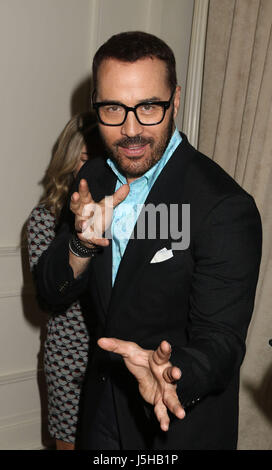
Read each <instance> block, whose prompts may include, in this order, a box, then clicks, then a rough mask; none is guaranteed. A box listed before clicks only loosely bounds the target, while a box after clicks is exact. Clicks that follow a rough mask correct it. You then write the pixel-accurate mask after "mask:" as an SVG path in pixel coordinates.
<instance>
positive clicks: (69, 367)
mask: <svg viewBox="0 0 272 470" xmlns="http://www.w3.org/2000/svg"><path fill="white" fill-rule="evenodd" d="M89 122H90V121H89V117H88V114H83V115H77V116H75V117H73V118H72V119H71V120H70V121H69V122H68V123H67V125H66V126H65V128H64V130H63V131H62V133H61V135H60V137H59V140H58V143H57V146H56V149H55V151H54V153H53V157H52V160H51V162H50V164H49V167H48V169H47V171H46V174H45V177H44V179H43V182H42V183H43V186H44V194H43V196H42V198H41V201H40V203H39V204H38V205H37V206H36V207H35V208H34V209H33V210H32V212H31V214H30V217H29V219H28V223H27V235H28V251H29V261H30V268H31V270H32V271H33V270H34V268H35V265H36V264H37V262H38V260H39V257H40V256H41V254H42V253H43V252H44V251H45V250H46V249H47V248H48V246H49V244H50V243H51V242H52V240H53V239H54V237H55V234H56V230H57V226H58V224H59V222H60V217H61V213H62V209H63V208H64V206H65V204H66V200H67V196H68V193H69V190H70V187H71V185H72V183H73V181H74V178H75V176H76V175H77V173H78V171H79V170H80V168H81V167H82V165H83V164H84V163H85V161H86V160H88V153H87V149H86V140H85V137H86V134H85V132H86V131H85V132H84V129H87V130H88V127H89V128H90V126H88V123H89ZM88 348H89V335H88V331H87V328H86V324H85V322H84V318H83V314H82V310H81V306H80V302H79V301H77V302H75V303H73V304H72V305H71V306H70V307H69V308H68V310H67V311H65V312H60V313H58V314H56V312H55V313H54V315H52V316H51V317H50V319H49V321H48V326H47V338H46V342H45V353H44V370H45V376H46V382H47V392H48V425H49V433H50V435H51V436H52V437H53V438H54V439H55V440H56V449H58V450H74V448H75V447H74V443H75V436H76V426H77V419H78V408H79V398H80V391H81V385H82V381H83V378H84V373H85V368H86V364H87V357H88Z"/></svg>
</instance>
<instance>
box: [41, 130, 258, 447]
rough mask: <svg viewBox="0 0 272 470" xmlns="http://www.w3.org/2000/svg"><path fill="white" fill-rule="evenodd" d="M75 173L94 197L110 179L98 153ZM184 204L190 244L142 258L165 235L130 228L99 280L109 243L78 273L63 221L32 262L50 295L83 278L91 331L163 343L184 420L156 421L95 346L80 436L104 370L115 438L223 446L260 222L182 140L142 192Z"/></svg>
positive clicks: (235, 188) (233, 412)
mask: <svg viewBox="0 0 272 470" xmlns="http://www.w3.org/2000/svg"><path fill="white" fill-rule="evenodd" d="M82 177H84V178H86V179H87V181H88V183H89V187H90V189H91V192H92V195H93V197H94V199H95V200H96V201H98V200H100V199H101V198H103V197H104V196H105V195H109V194H112V193H113V192H114V189H115V184H116V176H115V175H114V174H113V172H112V171H111V169H110V168H109V167H108V166H107V164H106V163H105V161H104V160H102V159H96V160H93V161H90V162H88V163H87V164H86V165H84V167H83V168H82V170H81V173H80V178H82ZM148 203H152V204H154V205H155V206H157V205H159V204H161V203H164V204H166V205H167V206H169V207H170V204H178V207H179V220H180V222H182V214H181V207H182V204H190V245H189V247H188V248H187V249H186V250H176V251H174V256H173V257H172V258H170V259H169V260H167V261H164V262H161V263H150V261H151V259H152V258H153V256H154V254H155V253H156V252H157V251H158V250H160V249H161V248H163V247H166V248H171V244H172V242H173V240H172V239H171V236H169V237H168V238H167V239H160V238H158V237H157V238H156V239H144V240H142V239H141V240H137V239H136V238H135V237H134V238H133V237H132V238H131V239H130V241H129V243H128V245H127V248H126V251H125V253H124V256H123V258H122V261H121V263H120V267H119V271H118V274H117V277H116V281H115V284H114V287H113V288H112V286H111V268H112V258H111V245H110V246H109V247H108V248H105V249H104V250H103V253H102V254H99V255H97V256H96V257H95V258H94V259H93V260H92V261H91V263H90V265H89V267H88V269H87V270H86V272H85V273H84V274H83V275H81V276H80V277H79V278H78V279H76V280H74V279H73V273H72V270H71V268H70V267H69V264H68V254H69V252H68V239H69V236H70V229H69V227H68V224H66V226H64V227H63V229H62V231H61V232H60V234H59V236H58V237H57V238H56V240H55V241H54V242H53V243H52V245H51V246H50V248H49V249H48V251H47V252H46V253H45V254H44V255H43V256H42V257H41V259H40V262H39V265H38V282H39V289H40V293H41V295H42V296H43V297H44V298H46V300H47V301H49V302H50V303H52V304H54V305H59V304H62V303H63V304H65V303H69V302H71V301H73V300H74V299H75V297H77V296H78V295H79V294H80V293H81V292H82V291H83V290H86V289H87V290H88V291H89V293H90V298H91V299H92V308H91V311H90V316H91V317H92V319H93V327H94V329H95V332H96V333H95V334H96V337H97V338H99V337H101V336H108V337H116V338H120V339H124V340H129V341H135V342H136V343H138V344H139V345H140V346H141V347H143V348H148V349H155V348H156V347H157V346H158V344H159V343H160V341H162V340H163V339H165V340H167V341H169V342H170V344H171V345H172V349H173V352H172V355H171V362H172V363H173V364H174V365H177V366H179V367H180V369H181V371H182V377H181V379H180V380H179V381H178V385H177V390H178V394H179V396H180V399H181V402H182V404H183V406H184V407H185V409H186V417H185V419H184V420H181V421H180V420H178V419H176V418H173V417H171V420H172V422H171V425H170V429H169V431H168V432H167V433H164V432H162V431H161V430H160V428H159V424H158V423H157V421H156V419H155V418H154V414H153V410H152V407H150V406H149V405H147V404H145V403H144V401H143V400H142V399H141V397H140V395H139V392H138V388H137V384H136V381H135V379H134V378H133V377H132V375H131V374H130V373H129V372H128V371H127V370H126V367H125V365H124V363H123V360H122V359H121V358H120V357H119V356H117V355H115V354H112V353H108V352H105V351H102V350H101V349H100V348H98V347H97V348H96V350H95V352H94V354H93V356H92V358H90V362H89V365H88V370H87V373H86V383H85V388H84V392H83V414H82V420H81V427H80V436H81V448H85V449H86V448H88V433H89V429H90V426H91V423H92V420H93V418H94V415H95V410H96V409H97V406H98V404H99V400H100V397H101V395H102V391H103V388H104V386H105V380H107V377H110V378H111V381H112V384H113V392H114V400H115V404H116V411H117V418H118V425H119V429H120V435H121V442H122V447H123V448H124V449H181V450H182V449H235V448H236V443H237V429H238V390H239V368H240V365H241V363H242V361H243V358H244V354H245V339H246V333H247V329H248V326H249V322H250V319H251V316H252V312H253V307H254V297H255V290H256V284H257V279H258V272H259V264H260V258H261V238H262V235H261V222H260V216H259V213H258V210H257V208H256V205H255V203H254V200H253V198H252V197H251V196H250V195H249V194H247V193H246V192H245V191H244V190H243V189H242V188H241V187H240V186H239V185H238V184H237V183H236V182H235V181H234V180H233V179H232V178H231V177H230V176H228V175H227V174H226V173H225V172H224V171H223V170H222V169H221V168H220V167H219V166H218V165H217V164H216V163H215V162H213V161H212V160H210V159H209V158H207V157H206V156H204V155H202V154H200V153H199V152H198V151H197V150H196V149H194V148H193V147H192V146H191V145H190V144H189V142H188V140H187V138H186V136H185V135H184V134H182V142H181V144H180V145H179V146H178V148H177V149H176V151H175V152H174V154H173V155H172V157H171V159H170V160H169V161H168V163H167V164H166V166H165V168H164V169H163V171H162V172H161V174H160V175H159V177H158V179H157V180H156V182H155V184H154V186H153V187H152V189H151V191H150V193H149V195H148V198H147V200H146V204H148Z"/></svg>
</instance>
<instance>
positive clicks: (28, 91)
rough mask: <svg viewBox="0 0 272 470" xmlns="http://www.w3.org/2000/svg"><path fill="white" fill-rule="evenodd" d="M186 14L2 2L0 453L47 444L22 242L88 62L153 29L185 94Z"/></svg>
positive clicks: (37, 326) (141, 5)
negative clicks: (117, 39)
mask: <svg viewBox="0 0 272 470" xmlns="http://www.w3.org/2000/svg"><path fill="white" fill-rule="evenodd" d="M192 13H193V0H137V1H135V0H1V1H0V67H1V73H0V104H1V115H0V120H1V131H2V132H1V154H0V158H1V170H2V171H1V182H0V199H1V202H2V203H1V231H0V319H1V330H0V449H34V448H40V447H42V446H43V445H46V442H47V437H46V433H44V426H42V423H43V424H44V421H43V420H42V419H41V415H42V414H44V413H45V412H46V406H45V405H46V401H45V396H44V392H43V390H44V385H43V376H42V373H40V372H38V369H40V368H41V364H42V350H41V345H42V343H43V337H44V333H45V323H46V317H45V315H44V314H43V313H41V312H40V311H39V309H38V307H37V305H36V302H35V297H34V295H33V287H32V283H31V277H30V275H29V269H28V265H27V256H26V252H25V250H22V249H21V247H20V246H21V241H22V230H23V226H24V223H25V221H26V219H27V217H28V215H29V213H30V211H31V209H32V207H33V206H34V205H35V204H36V203H37V202H38V199H39V196H40V194H41V187H40V185H39V181H40V180H41V179H42V177H43V175H44V171H45V169H46V167H47V165H48V162H49V159H50V156H51V150H52V147H53V145H54V143H55V141H56V139H57V137H58V135H59V133H60V131H61V130H62V128H63V127H64V125H65V123H66V122H67V121H68V119H69V118H70V117H71V115H72V114H73V113H75V112H77V111H80V110H83V109H87V108H88V102H89V96H88V94H89V76H90V69H91V61H92V56H93V54H94V52H95V50H96V48H97V47H98V46H99V45H100V44H101V43H102V42H104V40H106V39H107V38H108V37H109V36H111V35H112V34H113V33H116V32H120V31H124V30H133V29H141V30H145V31H149V32H152V33H155V34H157V35H158V36H160V37H161V38H162V39H165V40H166V41H167V42H168V43H169V45H170V46H171V47H172V48H173V50H174V52H175V55H176V59H177V71H178V77H179V82H180V84H181V85H182V86H183V89H184V90H185V83H186V72H187V61H188V53H189V44H190V33H191V23H192ZM182 107H183V101H182ZM181 123H182V112H181V113H180V117H179V119H178V125H179V127H180V128H181ZM16 247H17V248H16Z"/></svg>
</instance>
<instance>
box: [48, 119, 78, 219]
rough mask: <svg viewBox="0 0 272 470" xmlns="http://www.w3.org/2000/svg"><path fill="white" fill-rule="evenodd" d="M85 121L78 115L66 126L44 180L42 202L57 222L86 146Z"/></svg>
mask: <svg viewBox="0 0 272 470" xmlns="http://www.w3.org/2000/svg"><path fill="white" fill-rule="evenodd" d="M83 120H84V115H83V114H77V115H75V116H74V117H73V118H72V119H71V120H70V121H69V122H68V123H67V124H66V126H65V128H64V129H63V131H62V133H61V134H60V136H59V138H58V141H57V144H56V148H55V150H54V152H53V156H52V159H51V161H50V164H49V166H48V168H47V170H46V173H45V176H44V178H43V180H42V184H43V186H44V193H43V195H42V198H41V201H40V202H41V203H43V204H44V206H45V207H46V209H48V210H50V212H51V213H52V214H53V215H54V216H55V217H56V220H57V219H58V217H59V216H60V213H61V210H62V208H63V206H64V204H65V202H66V199H67V196H68V192H69V189H70V187H71V184H72V182H73V180H74V172H75V170H76V168H77V166H78V163H79V159H80V153H81V151H82V147H83V146H84V144H85V139H84V132H83Z"/></svg>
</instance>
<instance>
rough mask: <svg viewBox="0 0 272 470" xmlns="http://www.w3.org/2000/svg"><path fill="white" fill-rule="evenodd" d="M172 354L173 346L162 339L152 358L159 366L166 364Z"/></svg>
mask: <svg viewBox="0 0 272 470" xmlns="http://www.w3.org/2000/svg"><path fill="white" fill-rule="evenodd" d="M170 356H171V346H170V344H169V343H168V342H167V341H162V342H161V344H160V345H159V346H158V348H157V349H156V351H154V353H153V355H152V358H153V360H154V362H155V364H157V365H158V366H160V365H162V364H166V362H168V361H169V359H170Z"/></svg>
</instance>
